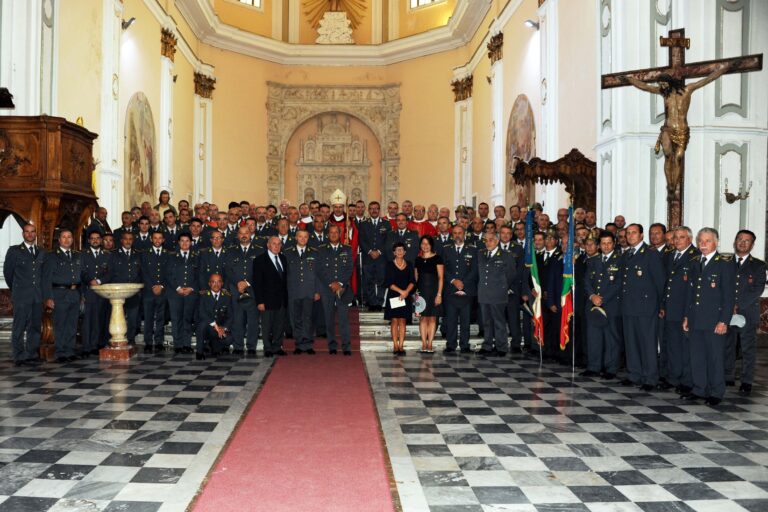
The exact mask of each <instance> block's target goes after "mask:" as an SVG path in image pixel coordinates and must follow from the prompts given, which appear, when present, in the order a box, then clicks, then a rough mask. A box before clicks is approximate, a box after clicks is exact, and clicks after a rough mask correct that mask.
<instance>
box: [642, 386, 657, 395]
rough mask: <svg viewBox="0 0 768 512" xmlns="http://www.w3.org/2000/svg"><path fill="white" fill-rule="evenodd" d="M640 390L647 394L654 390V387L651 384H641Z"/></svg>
mask: <svg viewBox="0 0 768 512" xmlns="http://www.w3.org/2000/svg"><path fill="white" fill-rule="evenodd" d="M640 389H642V390H643V391H645V392H646V393H647V392H649V391H653V390H654V389H656V386H654V385H652V384H643V385H642V386H640Z"/></svg>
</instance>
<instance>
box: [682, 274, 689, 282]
mask: <svg viewBox="0 0 768 512" xmlns="http://www.w3.org/2000/svg"><path fill="white" fill-rule="evenodd" d="M683 281H685V282H686V283H687V282H688V274H683Z"/></svg>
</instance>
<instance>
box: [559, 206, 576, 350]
mask: <svg viewBox="0 0 768 512" xmlns="http://www.w3.org/2000/svg"><path fill="white" fill-rule="evenodd" d="M573 231H574V230H573V205H571V206H570V207H569V208H568V247H567V249H566V250H565V256H564V257H563V289H562V291H561V292H560V311H561V313H560V350H565V346H566V345H568V342H569V341H570V340H571V318H573Z"/></svg>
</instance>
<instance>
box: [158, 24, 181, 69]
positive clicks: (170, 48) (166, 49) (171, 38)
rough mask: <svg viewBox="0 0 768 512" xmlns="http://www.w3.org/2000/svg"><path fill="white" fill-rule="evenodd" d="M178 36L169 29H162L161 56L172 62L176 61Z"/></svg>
mask: <svg viewBox="0 0 768 512" xmlns="http://www.w3.org/2000/svg"><path fill="white" fill-rule="evenodd" d="M177 41H178V40H177V39H176V36H175V35H173V32H172V31H171V30H170V29H167V28H161V29H160V55H162V56H163V57H168V58H169V59H171V62H173V61H174V58H175V55H176V43H177Z"/></svg>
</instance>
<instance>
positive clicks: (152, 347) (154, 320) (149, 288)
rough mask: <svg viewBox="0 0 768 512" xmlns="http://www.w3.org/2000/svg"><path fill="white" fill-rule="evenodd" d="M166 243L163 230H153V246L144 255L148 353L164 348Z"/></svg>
mask: <svg viewBox="0 0 768 512" xmlns="http://www.w3.org/2000/svg"><path fill="white" fill-rule="evenodd" d="M164 242H165V235H164V234H163V232H162V231H156V232H154V233H152V246H151V247H150V248H149V249H147V250H146V251H145V252H144V253H142V255H141V277H142V279H143V280H144V288H143V289H142V308H143V309H144V352H145V353H147V354H151V353H153V352H156V351H157V352H160V351H162V350H163V342H164V337H165V332H164V331H163V325H164V324H165V307H166V302H167V296H166V290H165V284H166V282H165V280H166V273H167V269H168V258H169V256H170V255H169V253H168V251H166V250H165V248H164V247H163V243H164Z"/></svg>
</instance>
